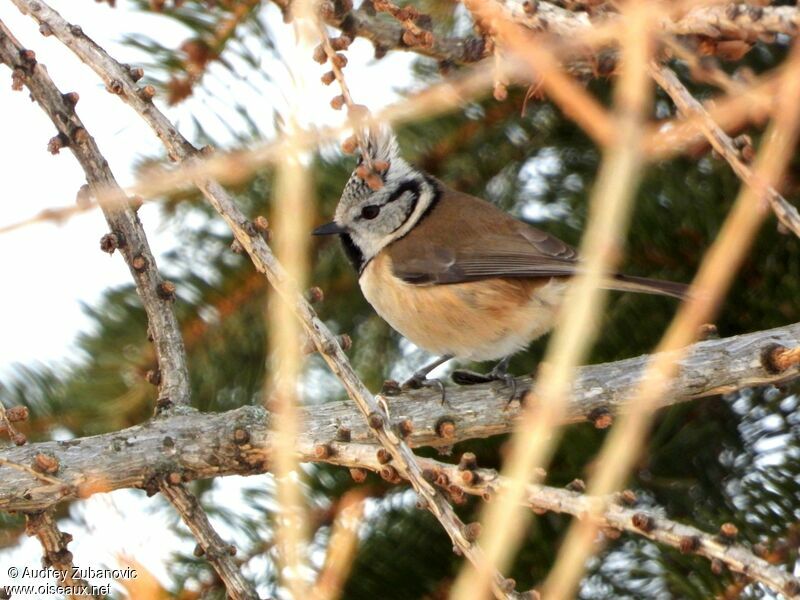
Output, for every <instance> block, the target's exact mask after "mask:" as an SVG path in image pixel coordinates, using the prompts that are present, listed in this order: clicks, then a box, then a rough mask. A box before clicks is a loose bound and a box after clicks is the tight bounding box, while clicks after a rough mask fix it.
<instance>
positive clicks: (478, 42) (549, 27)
mask: <svg viewBox="0 0 800 600" xmlns="http://www.w3.org/2000/svg"><path fill="white" fill-rule="evenodd" d="M274 1H275V2H276V4H278V5H279V6H281V7H283V3H282V2H279V1H277V0H274ZM500 4H503V5H504V6H505V7H506V9H507V10H508V11H509V12H510V14H512V15H514V18H515V20H517V21H519V22H520V23H522V24H524V25H526V26H528V27H529V28H531V29H532V30H534V31H543V32H549V33H553V34H555V35H559V36H566V37H567V38H568V37H570V36H574V35H576V34H579V32H580V30H581V29H587V28H591V27H595V26H598V25H603V24H606V23H613V22H614V20H616V19H617V18H618V15H617V14H616V13H614V12H606V11H601V12H599V13H598V15H597V16H595V15H590V14H589V13H587V12H584V11H578V10H567V9H565V8H562V7H560V6H558V5H556V4H554V3H552V2H546V1H544V0H539V1H538V2H535V7H536V8H535V11H534V12H533V13H528V12H526V11H525V8H524V3H523V2H522V1H521V0H502V1H500ZM337 6H338V3H335V2H331V3H330V8H329V9H328V10H326V11H324V13H323V14H324V16H325V22H326V24H327V25H329V26H331V27H335V28H337V29H340V30H341V31H343V32H344V33H346V34H348V35H350V36H359V37H363V38H366V39H368V40H370V41H371V42H372V43H373V44H374V45H375V47H376V49H377V50H379V51H386V50H405V51H411V52H415V53H417V54H421V55H423V56H428V57H431V58H434V59H437V60H439V61H447V62H452V63H458V64H468V63H473V62H477V61H479V60H481V59H483V58H485V51H484V50H485V45H484V41H483V40H482V39H481V38H479V37H476V36H466V37H461V38H459V37H441V36H435V38H434V43H433V46H431V47H427V46H408V45H407V44H405V43H404V42H403V39H402V38H403V32H404V31H405V30H404V29H403V26H402V25H401V24H400V23H398V22H397V21H393V20H392V19H390V18H388V17H387V16H386V15H378V14H375V12H374V10H370V9H368V8H364V7H363V6H362V7H360V8H358V9H353V10H350V11H349V12H341V11H338V12H337V10H336V7H337ZM660 27H661V29H662V31H664V32H665V33H668V34H672V35H680V36H702V37H704V38H710V39H713V40H717V41H724V40H747V41H755V40H756V39H759V38H764V37H765V36H774V35H775V34H778V33H782V34H785V35H789V36H795V35H797V32H798V27H800V8H799V7H796V6H758V5H755V4H753V5H750V4H746V3H730V4H718V5H714V6H708V7H700V8H694V9H692V10H690V11H688V12H687V13H686V14H684V15H683V16H681V17H680V18H677V19H674V20H673V19H668V18H664V19H662V20H661V22H660ZM576 58H577V62H578V63H586V61H587V57H585V56H584V57H573V58H572V62H575V60H576ZM573 66H575V65H573ZM577 70H578V71H581V72H585V73H588V72H590V69H587V68H586V66H585V65H584V66H580V65H579V66H577Z"/></svg>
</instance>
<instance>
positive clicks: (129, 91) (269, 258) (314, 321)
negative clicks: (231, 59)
mask: <svg viewBox="0 0 800 600" xmlns="http://www.w3.org/2000/svg"><path fill="white" fill-rule="evenodd" d="M12 1H13V2H14V4H15V5H16V6H17V7H19V8H20V9H21V10H22V11H23V12H24V13H26V14H30V15H31V16H32V17H33V18H34V19H35V20H36V21H38V22H39V23H40V24H42V23H44V24H46V25H47V26H48V27H49V28H50V31H51V32H52V34H53V35H54V36H55V37H56V38H58V39H59V40H60V41H61V42H62V43H64V44H65V45H66V46H67V47H68V48H70V50H72V51H73V52H74V53H75V54H76V55H77V56H78V57H79V58H80V59H81V61H82V62H84V63H85V64H86V65H88V66H89V67H91V68H92V69H93V70H94V71H95V72H96V73H97V74H98V75H100V77H101V78H102V79H103V81H105V82H106V85H107V86H109V87H110V88H111V89H115V90H117V91H118V92H119V93H118V95H119V97H120V98H121V99H123V100H124V101H125V102H126V103H128V104H129V105H130V106H131V107H133V108H134V109H135V110H136V112H137V113H139V115H140V116H141V117H142V118H143V119H144V120H145V122H147V124H148V125H150V127H151V128H152V129H153V131H154V132H155V133H156V135H157V136H158V137H159V138H160V139H161V140H162V142H163V143H164V145H165V146H166V148H167V152H168V153H169V155H170V156H171V157H173V158H174V159H175V160H189V161H191V160H193V158H194V156H195V153H196V150H195V149H194V148H193V147H192V145H191V144H190V143H189V142H188V141H187V140H186V139H185V138H184V137H183V136H182V135H181V134H180V133H179V132H178V131H177V129H176V128H175V127H174V126H173V125H172V124H171V123H170V122H169V121H168V120H167V118H166V117H165V116H164V115H163V114H162V113H161V112H160V111H159V110H158V109H157V108H156V107H155V106H154V105H153V103H152V102H151V99H150V98H149V97H148V96H147V95H144V97H143V95H142V94H141V93H140V91H139V90H138V89H137V87H136V82H135V81H134V80H133V78H131V76H130V74H129V73H127V72H126V71H125V69H124V68H123V67H122V65H120V64H119V63H118V62H117V61H115V60H114V59H113V58H112V57H111V56H109V55H108V54H107V53H106V52H105V50H103V49H102V48H101V47H100V46H98V45H97V44H96V43H95V42H94V41H92V40H91V39H90V38H89V37H88V36H87V35H86V34H85V33H84V32H83V31H82V30H81V29H80V28H79V27H76V26H74V25H70V24H69V23H67V22H66V21H65V20H64V19H63V18H62V17H61V15H59V14H58V13H57V12H55V11H53V10H52V9H51V8H50V7H49V6H47V5H46V4H45V3H44V2H42V1H41V0H12ZM195 184H196V185H197V187H198V188H199V190H200V191H201V192H202V193H203V195H204V196H205V197H206V199H207V200H208V201H209V202H210V203H211V204H212V206H213V207H214V208H215V209H216V210H217V212H218V213H219V214H220V215H221V216H222V217H223V219H224V220H225V221H226V222H227V224H228V226H229V227H230V228H231V230H232V231H233V233H234V236H235V237H236V239H237V240H238V242H239V243H240V244H241V245H242V247H243V248H244V249H245V250H246V251H247V253H248V254H249V255H250V257H251V259H252V260H253V263H254V264H255V266H256V268H257V269H258V270H259V271H261V272H262V273H264V274H265V275H266V277H267V278H268V279H269V281H270V283H271V284H272V285H273V287H274V288H275V289H276V291H277V292H278V293H279V295H280V296H281V297H282V298H283V300H284V301H285V302H287V303H288V304H289V306H291V307H292V310H293V312H294V314H295V315H296V316H297V317H298V318H299V319H300V321H301V323H302V324H303V326H304V328H305V329H306V334H307V335H308V336H309V338H311V339H312V340H313V341H314V343H315V344H316V346H317V349H318V351H319V353H320V355H321V356H322V357H323V358H324V359H325V362H326V363H327V364H328V366H329V367H330V368H331V370H332V371H333V373H334V374H335V375H336V376H337V377H338V378H339V380H340V381H341V382H342V384H343V385H344V387H345V389H346V390H347V392H348V395H349V396H350V397H351V399H352V400H353V401H354V402H355V403H356V405H357V406H358V408H359V410H360V411H361V413H362V415H363V416H364V417H365V418H366V419H367V420H368V422H369V424H370V426H371V427H372V428H373V430H374V432H375V435H376V437H377V438H378V440H379V441H380V443H381V444H382V445H383V446H384V447H385V448H386V450H387V451H388V452H389V453H390V454H391V455H392V457H393V458H394V461H395V463H394V464H395V468H396V469H397V470H398V471H399V472H400V473H401V474H402V475H403V476H406V477H407V478H408V480H409V481H410V482H411V484H412V486H413V487H414V489H415V490H416V491H417V493H418V494H419V495H420V497H421V501H422V502H423V503H424V504H425V505H426V506H427V508H428V509H429V510H430V511H431V513H432V514H433V515H434V516H435V517H436V518H437V519H438V520H439V522H440V523H441V524H442V526H443V527H444V529H445V531H446V532H447V533H448V535H449V536H450V538H451V540H452V541H453V544H454V546H455V547H456V548H457V549H458V551H459V552H461V553H462V554H463V555H464V556H465V557H466V558H467V559H469V560H470V562H472V563H473V564H475V565H481V564H482V563H483V556H482V553H481V550H480V548H479V547H478V546H477V545H476V544H474V543H472V542H471V541H470V540H468V539H467V538H466V537H465V536H464V533H463V523H462V522H461V520H460V519H459V518H458V516H457V515H456V514H455V512H454V511H453V508H452V506H450V503H449V502H448V501H447V499H446V498H445V497H444V496H443V495H442V494H441V493H439V492H438V490H436V488H434V487H433V486H432V485H431V484H430V483H428V482H427V481H425V479H424V478H423V477H422V472H421V469H420V468H419V465H418V464H417V462H416V458H415V456H414V454H413V453H412V452H411V449H410V448H409V447H408V445H407V444H406V443H405V442H404V441H403V439H402V438H401V437H399V436H398V435H397V433H395V431H394V430H393V428H392V421H391V417H390V415H389V414H388V412H387V411H386V410H385V402H383V403H379V402H378V399H376V397H374V396H372V394H371V393H370V392H369V390H368V389H367V388H366V387H365V386H364V384H363V382H362V381H361V380H360V379H359V378H358V376H357V375H356V373H355V372H354V371H353V369H352V367H351V366H350V362H349V361H348V359H347V356H346V355H345V354H344V352H343V351H342V349H341V347H339V344H338V342H337V341H336V338H335V336H334V335H333V334H332V333H331V332H330V330H329V329H328V328H327V327H326V326H325V324H324V323H322V322H321V321H320V320H319V319H318V318H317V316H316V314H315V313H314V310H313V309H312V308H311V306H310V305H309V304H308V302H306V301H305V300H304V299H303V297H302V295H301V294H299V293H298V291H297V290H296V289H295V285H294V283H293V282H292V281H291V280H290V279H289V278H288V276H287V274H286V272H285V270H284V268H283V267H282V265H281V264H280V263H278V261H277V260H276V258H275V256H274V255H273V254H272V251H271V250H270V248H269V246H268V245H267V244H266V242H265V241H264V239H263V238H262V237H261V236H260V235H259V234H258V231H257V230H256V229H255V227H254V226H253V224H252V223H251V222H250V221H249V220H248V219H247V218H246V217H245V216H244V215H243V214H242V213H241V212H240V211H239V209H238V207H237V206H236V205H235V204H234V202H233V201H232V199H231V198H230V196H229V195H228V194H227V192H226V191H225V190H224V189H223V188H222V186H220V185H219V184H218V183H217V182H216V181H212V180H200V181H196V182H195ZM492 580H493V585H492V587H493V591H494V593H495V595H496V596H497V597H498V598H512V597H515V595H516V594H515V592H513V590H508V589H507V588H508V584H507V582H506V580H505V579H504V578H503V577H502V576H501V575H500V574H499V573H495V575H494V577H493V578H492Z"/></svg>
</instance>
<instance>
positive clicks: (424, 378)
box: [400, 354, 453, 405]
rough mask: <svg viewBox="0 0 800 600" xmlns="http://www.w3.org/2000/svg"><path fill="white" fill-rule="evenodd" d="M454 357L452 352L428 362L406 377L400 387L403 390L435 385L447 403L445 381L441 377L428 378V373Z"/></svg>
mask: <svg viewBox="0 0 800 600" xmlns="http://www.w3.org/2000/svg"><path fill="white" fill-rule="evenodd" d="M451 358H453V355H452V354H445V355H444V356H440V357H439V358H437V359H436V360H434V361H433V362H431V363H428V364H427V365H425V366H424V367H422V368H421V369H417V370H416V371H415V372H414V374H413V375H412V376H411V377H409V378H408V379H406V380H405V381H404V382H403V383H402V384H401V385H400V389H403V390H418V389H420V388H422V387H435V388H437V389H438V390H439V391H440V392H441V393H442V405H444V404H446V402H447V400H446V399H445V391H444V383H442V381H441V380H439V379H428V373H430V372H431V371H433V370H434V369H435V368H436V367H438V366H439V365H443V364H444V363H446V362H447V361H448V360H450V359H451Z"/></svg>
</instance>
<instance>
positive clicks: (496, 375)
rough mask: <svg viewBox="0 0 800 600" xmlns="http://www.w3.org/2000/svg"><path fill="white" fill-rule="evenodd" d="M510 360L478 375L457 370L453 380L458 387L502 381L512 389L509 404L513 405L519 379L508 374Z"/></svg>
mask: <svg viewBox="0 0 800 600" xmlns="http://www.w3.org/2000/svg"><path fill="white" fill-rule="evenodd" d="M507 368H508V360H505V359H504V360H501V361H500V362H499V363H498V364H497V365H496V366H495V367H494V368H493V369H492V370H491V371H489V372H488V373H476V372H475V371H466V370H461V369H459V370H456V371H453V374H452V376H451V378H452V380H453V381H454V382H455V383H457V384H458V385H477V384H479V383H491V382H492V381H502V382H503V383H504V384H505V385H506V387H508V388H510V389H511V395H510V396H509V398H508V404H511V402H512V401H513V400H515V399H516V397H517V379H516V378H515V377H514V376H513V375H511V374H510V373H508V371H507Z"/></svg>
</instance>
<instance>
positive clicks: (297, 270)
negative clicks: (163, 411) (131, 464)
mask: <svg viewBox="0 0 800 600" xmlns="http://www.w3.org/2000/svg"><path fill="white" fill-rule="evenodd" d="M292 13H293V15H294V17H295V22H294V34H295V40H294V43H295V48H294V50H293V51H292V52H290V53H289V56H288V57H287V67H288V68H289V71H290V73H291V76H292V85H291V86H290V87H289V89H287V90H286V92H285V93H287V94H289V97H290V98H291V102H290V104H291V107H292V108H291V109H290V112H289V114H288V118H287V124H286V129H287V131H286V134H287V136H288V137H289V138H290V139H292V133H293V132H294V131H296V130H297V128H298V120H299V117H300V110H301V108H300V107H301V105H302V101H303V97H304V95H306V94H307V93H308V92H307V89H306V88H305V78H304V77H303V71H302V69H303V66H304V63H305V62H306V61H307V60H308V59H307V53H308V52H310V51H311V48H312V44H314V43H315V42H316V37H315V34H316V28H315V27H314V25H315V23H316V15H314V14H313V9H312V5H311V2H310V1H309V0H294V2H293V3H292ZM272 196H273V198H272V212H271V220H272V222H273V223H274V226H275V232H274V233H275V235H274V239H275V248H276V255H277V260H278V261H280V263H281V264H282V265H284V268H285V269H286V276H287V277H288V279H289V280H290V281H292V282H293V284H294V285H296V286H298V287H299V288H300V289H303V288H305V286H306V283H305V282H306V278H307V276H308V275H307V273H308V244H309V241H310V236H309V235H308V231H309V230H310V229H311V220H310V215H311V214H312V208H311V206H312V204H313V201H314V192H313V186H312V185H311V173H310V172H309V171H308V170H307V168H306V166H305V165H304V162H303V159H302V155H301V153H300V151H299V149H298V148H297V146H295V145H293V144H291V143H289V144H288V145H287V147H286V151H285V152H284V153H283V155H282V157H281V159H280V160H279V161H278V162H277V164H276V169H275V184H274V188H273V191H272ZM254 224H255V226H256V229H257V230H258V233H259V234H260V235H261V236H262V238H265V239H268V238H266V236H265V234H266V233H268V231H264V230H265V229H266V228H267V226H268V224H267V223H265V219H263V217H259V218H257V219H256V220H255V222H254ZM266 319H267V322H266V327H265V329H266V332H267V342H268V345H269V348H270V357H269V363H268V372H269V375H268V378H267V383H266V387H265V392H264V397H263V402H264V404H265V406H267V408H268V409H270V410H271V411H272V416H273V419H272V422H273V426H274V431H275V442H276V443H275V452H274V457H273V460H272V461H271V464H272V470H273V473H274V475H275V483H276V488H277V489H276V497H277V500H278V506H279V510H277V511H276V514H275V517H274V519H273V524H274V527H275V540H276V549H277V563H278V582H279V585H281V586H282V587H285V588H286V589H287V590H288V591H289V593H290V595H291V597H292V598H307V597H308V595H309V592H310V585H309V582H308V580H307V578H306V577H305V574H304V570H305V568H306V566H307V565H306V563H307V558H306V556H307V552H306V547H307V544H308V540H309V531H308V529H309V528H308V523H309V518H308V514H307V511H306V506H305V498H304V495H303V491H302V489H301V485H302V477H303V471H302V470H301V469H300V468H299V461H298V459H297V454H296V452H295V444H296V442H297V437H298V435H299V433H300V431H299V429H300V422H299V421H300V418H299V408H298V407H299V405H300V403H301V402H300V397H299V394H298V389H299V387H300V378H301V376H302V370H303V353H302V352H301V348H300V344H299V343H298V340H299V339H300V338H301V336H302V335H303V333H302V329H301V327H300V324H299V323H298V322H297V319H295V318H294V315H293V313H292V309H291V307H290V306H289V305H288V304H287V303H286V302H281V301H280V299H278V298H271V299H270V301H269V302H268V306H267V313H266Z"/></svg>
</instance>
